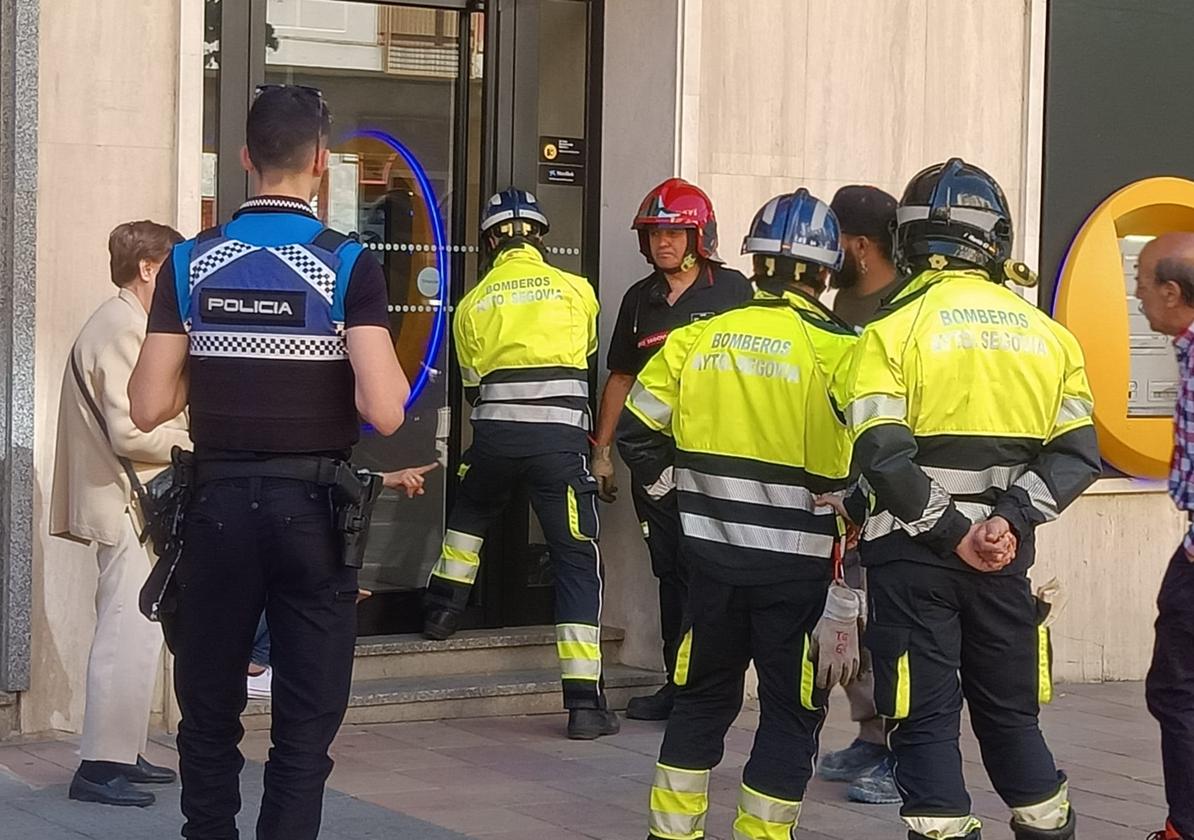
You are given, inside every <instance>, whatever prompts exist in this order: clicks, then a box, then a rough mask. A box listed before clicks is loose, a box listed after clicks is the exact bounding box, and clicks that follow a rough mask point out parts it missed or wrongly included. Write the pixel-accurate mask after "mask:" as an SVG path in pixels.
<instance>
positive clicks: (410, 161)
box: [348, 129, 449, 408]
mask: <svg viewBox="0 0 1194 840" xmlns="http://www.w3.org/2000/svg"><path fill="white" fill-rule="evenodd" d="M357 137H368V138H370V139H372V140H380V141H381V142H382V143H385V144H386V145H387V146H389V147H390V148H391V149H393V150H394V151H395V152H397V153H398V154H399V155H401V156H402V159H403V160H404V161H406V165H407V166H409V167H410V171H411V172H413V173H414V174H415V180H416V181H418V182H419V190H420V191H421V192H422V193H423V204H424V205H425V206H426V207H427V214H428V215H429V216H430V217H431V233H432V236H433V237H434V238H435V267H436V270H437V271H438V272H439V291H438V293H437V295H438V298H439V306H437V307H436V308H435V320H434V321H433V323H432V326H431V340H430V341H428V342H427V352H426V353H425V354H424V356H423V362H422V364H421V365H420V367H419V375H418V376H417V377H415V381H414V382H412V383H411V386H410V396H409V397H407V399H406V407H407V408H410V407H411V406H412V405H414V404H415V400H417V399H418V398H419V395H420V394H421V393H423V389H424V388H426V387H427V382H428V380H429V379H430V378H431V372H430V371H431V369H432V368H433V367H434V366H435V357H436V356H437V355H439V349H440V345H442V344H443V341H444V332H445V331H446V330H447V324H448V288H449V286H448V260H447V257H446V254H447V244H448V242H447V237H446V236H445V235H444V217H443V216H442V215H441V214H440V212H439V204H438V202H437V201H436V200H435V190H433V189H432V188H431V182H430V181H429V180H428V179H427V170H425V169H424V168H423V165H422V164H421V163H419V161H418V158H416V157H415V156H414V154H413V153H412V152H411V150H410V149H408V148H406V146H404V145H403V144H402V143H401V142H400V141H399V140H398V138H397V137H395V136H394V135H393V134H390V133H389V132H388V131H381V130H378V129H360V130H358V131H354V132H353V133H352V134H350V135H349V136H348V139H349V140H352V139H355V138H357Z"/></svg>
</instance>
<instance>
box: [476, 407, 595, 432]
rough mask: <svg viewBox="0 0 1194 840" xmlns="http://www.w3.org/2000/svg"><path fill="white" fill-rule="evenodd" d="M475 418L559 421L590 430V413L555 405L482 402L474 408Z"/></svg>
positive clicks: (510, 420) (540, 421)
mask: <svg viewBox="0 0 1194 840" xmlns="http://www.w3.org/2000/svg"><path fill="white" fill-rule="evenodd" d="M473 419H474V420H506V421H509V422H511V423H559V424H562V425H564V426H577V427H579V428H581V429H584V430H585V431H586V432H587V431H588V430H589V414H588V412H586V411H577V410H576V409H572V408H560V407H559V406H554V405H519V404H518V403H482V404H481V405H479V406H477V407H475V408H474V409H473Z"/></svg>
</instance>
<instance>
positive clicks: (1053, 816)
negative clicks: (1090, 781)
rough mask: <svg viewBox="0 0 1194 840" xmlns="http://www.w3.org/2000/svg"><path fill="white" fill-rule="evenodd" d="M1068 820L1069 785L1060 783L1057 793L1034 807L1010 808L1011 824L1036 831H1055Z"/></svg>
mask: <svg viewBox="0 0 1194 840" xmlns="http://www.w3.org/2000/svg"><path fill="white" fill-rule="evenodd" d="M1069 819H1070V785H1069V783H1068V782H1062V783H1061V787H1060V788H1059V789H1058V791H1057V793H1055V794H1053V795H1052V796H1050V797H1049V798H1048V799H1046V800H1045V801H1044V802H1038V803H1037V804H1036V805H1024V806H1021V807H1019V808H1012V822H1013V823H1015V824H1016V825H1022V826H1026V827H1027V828H1035V829H1036V830H1037V831H1056V830H1057V829H1059V828H1061V827H1062V826H1064V825H1065V824H1066V823H1067V822H1068V821H1069Z"/></svg>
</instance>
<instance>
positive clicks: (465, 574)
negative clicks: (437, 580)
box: [431, 556, 481, 584]
mask: <svg viewBox="0 0 1194 840" xmlns="http://www.w3.org/2000/svg"><path fill="white" fill-rule="evenodd" d="M480 568H481V567H480V566H478V565H477V564H476V563H466V562H464V561H463V560H453V559H450V558H448V557H443V556H441V557H440V558H439V560H438V561H436V564H435V568H434V569H433V570H432V571H431V574H432V575H434V576H435V577H442V578H448V579H449V580H455V581H459V582H461V583H469V584H471V583H473V582H475V581H476V580H477V571H478V570H479V569H480Z"/></svg>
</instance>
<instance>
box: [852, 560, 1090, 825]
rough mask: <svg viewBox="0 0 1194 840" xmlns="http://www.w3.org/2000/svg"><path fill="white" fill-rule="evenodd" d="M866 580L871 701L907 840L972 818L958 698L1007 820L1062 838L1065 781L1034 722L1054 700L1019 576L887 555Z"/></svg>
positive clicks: (1042, 634)
mask: <svg viewBox="0 0 1194 840" xmlns="http://www.w3.org/2000/svg"><path fill="white" fill-rule="evenodd" d="M867 584H868V591H869V595H870V622H869V625H868V628H867V635H866V642H867V647H868V648H870V651H871V658H872V663H873V667H874V671H875V705H876V707H877V708H878V710H879V714H881V715H882V716H883V717H884V718H886V719H887V720H888V727H889V734H888V741H889V744H890V746H891V748H892V750H893V751H894V752H895V756H896V772H895V777H896V784H897V785H898V786H899V788H900V793H901V794H902V795H903V797H904V806H903V808H901V809H900V814H901V816H902V817H903V818H904V822H905V823H907V825H908V827H909V829H910V830H911V834H910V836H912V837H917V836H922V837H932V838H950V837H965V836H967V835H968V834H970V833H971V832H972V831H974V830H975V829H977V828H978V827H979V825H980V823H979V821H978V820H977V819H975V818H974V817H973V815H972V814H971V810H970V796H969V794H967V792H966V786H965V783H964V781H963V779H962V754H961V752H960V751H959V749H958V732H959V728H960V726H961V717H962V700H963V698H965V700H966V702H967V703H968V704H969V706H970V720H971V726H972V727H973V729H974V734H975V736H976V737H977V738H978V743H979V748H980V750H981V752H982V759H983V765H984V766H985V767H986V768H987V773H988V775H989V776H990V777H991V782H992V783H993V784H994V786H995V790H996V792H997V793H998V794H999V796H1000V797H1001V798H1002V799H1003V801H1004V802H1005V803H1007V805H1008V807H1010V808H1011V810H1012V822H1013V826H1014V827H1015V826H1021V827H1023V828H1024V829H1025V830H1026V833H1029V832H1032V831H1043V832H1059V831H1060V833H1059V834H1058V835H1056V836H1059V837H1064V836H1070V834H1071V833H1072V826H1073V822H1072V815H1071V813H1070V803H1069V797H1068V793H1067V788H1066V784H1065V776H1064V775H1062V774H1061V773H1059V772H1058V771H1057V767H1056V766H1055V765H1054V763H1053V755H1052V754H1051V753H1050V752H1049V748H1048V747H1047V746H1046V745H1045V739H1044V737H1043V736H1042V735H1041V730H1040V727H1039V725H1038V721H1037V717H1038V715H1039V713H1040V704H1041V703H1047V702H1049V701H1050V700H1051V699H1052V692H1053V687H1052V681H1051V676H1050V671H1051V662H1050V656H1051V652H1050V645H1049V634H1048V629H1047V628H1046V627H1044V626H1043V625H1042V624H1041V623H1040V615H1041V612H1040V610H1039V607H1038V604H1037V600H1036V598H1035V597H1034V596H1033V594H1032V589H1031V586H1030V584H1029V581H1028V578H1027V576H1026V575H1022V574H1020V575H1006V576H1003V575H989V574H978V573H976V572H969V571H965V570H962V569H956V570H955V569H946V568H940V567H936V566H929V565H927V564H923V563H911V562H907V561H896V562H892V563H887V564H885V565H879V566H872V567H870V568H868V569H867ZM959 674H960V679H959ZM1067 827H1068V829H1069V832H1067V831H1065V830H1064V829H1067ZM1029 836H1031V834H1029ZM1049 836H1054V835H1052V834H1050V835H1049Z"/></svg>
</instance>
